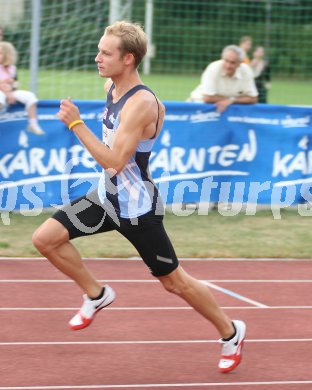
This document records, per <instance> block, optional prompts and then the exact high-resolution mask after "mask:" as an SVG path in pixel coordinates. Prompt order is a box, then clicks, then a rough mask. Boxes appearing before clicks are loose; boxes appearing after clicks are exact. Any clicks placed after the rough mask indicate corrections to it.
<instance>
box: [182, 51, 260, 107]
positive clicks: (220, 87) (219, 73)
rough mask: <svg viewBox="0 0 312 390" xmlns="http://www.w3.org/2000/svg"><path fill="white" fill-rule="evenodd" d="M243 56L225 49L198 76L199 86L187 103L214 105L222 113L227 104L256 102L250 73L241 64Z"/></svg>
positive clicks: (250, 71) (256, 96)
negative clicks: (216, 59) (218, 58)
mask: <svg viewBox="0 0 312 390" xmlns="http://www.w3.org/2000/svg"><path fill="white" fill-rule="evenodd" d="M242 59H243V53H242V51H241V49H240V48H239V47H238V46H235V45H230V46H226V47H225V48H224V49H223V51H222V59H221V60H218V61H214V62H212V63H211V64H209V65H208V66H207V68H206V70H205V71H204V73H203V74H202V77H201V83H200V85H199V86H198V87H197V88H196V89H195V90H194V91H193V92H192V93H191V95H190V98H189V99H188V101H192V102H204V103H216V105H217V111H218V112H223V111H225V110H226V109H227V107H228V106H229V105H230V104H233V103H238V104H252V103H257V101H258V92H257V89H256V86H255V81H254V78H253V74H252V70H251V68H250V66H249V65H246V64H242Z"/></svg>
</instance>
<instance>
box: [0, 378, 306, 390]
mask: <svg viewBox="0 0 312 390" xmlns="http://www.w3.org/2000/svg"><path fill="white" fill-rule="evenodd" d="M308 384H312V380H306V381H270V382H269V381H266V382H214V383H212V382H210V383H207V382H206V383H198V382H196V383H146V384H142V383H141V384H129V385H73V386H71V385H67V386H22V387H0V390H63V389H72V390H74V389H87V390H88V389H90V390H91V389H133V388H135V389H142V388H143V389H144V388H153V387H163V388H166V387H216V386H220V387H224V386H254V385H255V386H258V385H260V386H263V385H270V386H275V385H277V386H280V385H308Z"/></svg>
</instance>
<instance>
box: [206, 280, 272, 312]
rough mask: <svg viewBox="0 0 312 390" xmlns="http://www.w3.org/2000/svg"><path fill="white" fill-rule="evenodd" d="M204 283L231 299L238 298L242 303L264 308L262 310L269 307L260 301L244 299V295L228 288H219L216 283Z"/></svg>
mask: <svg viewBox="0 0 312 390" xmlns="http://www.w3.org/2000/svg"><path fill="white" fill-rule="evenodd" d="M203 283H204V284H205V285H206V286H208V287H210V288H212V289H214V290H217V291H220V292H222V293H224V294H226V295H229V296H231V297H233V298H236V299H238V300H240V301H243V302H247V303H250V304H251V305H254V306H257V307H262V308H263V307H268V306H267V305H264V304H263V303H260V302H258V301H255V300H253V299H250V298H247V297H244V296H243V295H241V294H238V293H236V292H234V291H231V290H228V289H226V288H223V287H220V286H217V285H216V284H214V283H210V282H207V281H204V282H203Z"/></svg>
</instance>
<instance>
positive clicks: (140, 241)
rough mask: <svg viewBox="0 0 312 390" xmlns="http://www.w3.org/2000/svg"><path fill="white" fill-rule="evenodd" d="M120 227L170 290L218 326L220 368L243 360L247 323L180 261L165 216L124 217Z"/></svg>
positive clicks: (151, 269) (231, 368)
mask: <svg viewBox="0 0 312 390" xmlns="http://www.w3.org/2000/svg"><path fill="white" fill-rule="evenodd" d="M119 231H120V233H121V234H123V235H124V236H125V237H126V238H127V239H128V240H129V241H130V242H131V243H132V244H133V245H134V246H135V247H136V249H137V250H138V252H139V254H140V255H141V257H142V259H143V260H144V262H145V263H146V265H147V266H148V267H149V269H150V271H151V273H152V274H153V275H154V276H155V277H157V278H158V279H159V280H160V282H161V283H162V285H163V286H164V288H165V289H166V290H167V291H169V292H171V293H174V294H176V295H178V296H180V297H181V298H183V299H184V300H185V301H186V302H187V303H188V304H189V305H190V306H191V307H193V308H194V309H195V310H196V311H197V312H198V313H200V314H201V315H202V316H203V317H205V318H206V319H207V320H209V321H210V322H211V323H212V324H213V325H214V326H215V327H216V329H217V330H218V331H219V333H220V335H221V337H222V339H221V340H220V341H221V343H222V344H223V346H222V353H221V359H220V361H219V370H220V371H221V372H229V371H232V370H233V369H234V368H235V367H236V366H237V365H238V364H239V363H240V361H241V350H242V346H243V342H244V338H245V334H246V325H245V323H244V322H243V321H239V320H233V321H231V320H230V319H229V318H228V317H227V315H226V314H225V313H224V311H223V310H222V309H221V307H220V306H219V305H218V304H217V302H216V300H215V299H214V297H213V295H212V293H211V292H210V289H209V288H208V287H207V286H205V285H204V284H203V283H201V282H200V281H199V280H197V279H195V278H193V277H191V276H190V275H189V274H188V273H187V272H185V271H184V270H183V268H182V267H181V266H180V265H179V262H178V259H177V256H176V254H175V251H174V248H173V246H172V244H171V242H170V239H169V237H168V236H167V233H166V231H165V229H164V226H163V223H162V217H161V216H155V215H151V214H145V215H144V216H142V217H139V218H138V224H136V225H132V224H131V222H129V221H122V223H121V228H120V229H119Z"/></svg>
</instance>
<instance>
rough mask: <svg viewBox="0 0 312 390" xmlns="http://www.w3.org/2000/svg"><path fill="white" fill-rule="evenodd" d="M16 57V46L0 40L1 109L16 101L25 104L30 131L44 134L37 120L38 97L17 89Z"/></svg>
mask: <svg viewBox="0 0 312 390" xmlns="http://www.w3.org/2000/svg"><path fill="white" fill-rule="evenodd" d="M16 59H17V53H16V50H15V47H14V46H13V45H12V44H11V43H10V42H4V41H2V42H0V111H1V110H2V109H5V107H6V106H7V105H10V104H14V103H16V102H20V103H22V104H24V105H25V107H26V109H27V113H28V118H29V123H28V131H30V132H32V133H34V134H36V135H42V134H44V132H43V130H42V129H41V127H40V126H39V124H38V121H37V101H38V99H37V98H36V96H35V95H34V94H33V93H32V92H30V91H24V90H20V89H17V88H18V82H17V72H16V66H15V64H16Z"/></svg>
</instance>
